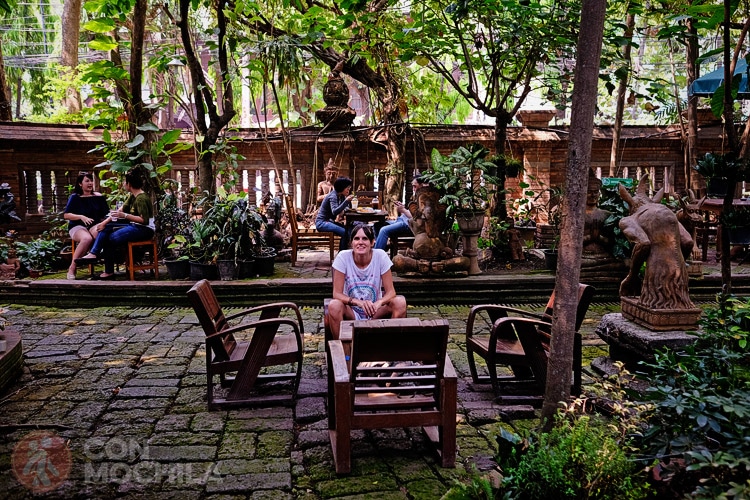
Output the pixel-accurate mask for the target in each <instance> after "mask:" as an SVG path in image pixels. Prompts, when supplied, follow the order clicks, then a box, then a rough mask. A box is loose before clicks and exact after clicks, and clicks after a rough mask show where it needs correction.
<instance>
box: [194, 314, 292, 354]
mask: <svg viewBox="0 0 750 500" xmlns="http://www.w3.org/2000/svg"><path fill="white" fill-rule="evenodd" d="M265 325H279V326H280V325H289V326H291V327H292V329H293V330H294V334H295V335H296V336H297V343H298V344H300V347H301V343H302V332H301V330H300V329H299V325H298V324H297V322H296V321H294V320H293V319H290V318H267V319H261V320H258V321H251V322H249V323H242V324H241V325H236V326H230V327H229V328H225V329H224V330H222V331H220V332H216V333H212V334H211V335H206V340H208V339H212V338H214V337H219V336H224V335H228V334H232V335H235V334H237V333H239V332H242V331H245V330H249V329H250V328H256V327H259V326H265Z"/></svg>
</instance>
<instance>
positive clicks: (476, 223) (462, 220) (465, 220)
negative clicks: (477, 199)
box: [456, 210, 484, 276]
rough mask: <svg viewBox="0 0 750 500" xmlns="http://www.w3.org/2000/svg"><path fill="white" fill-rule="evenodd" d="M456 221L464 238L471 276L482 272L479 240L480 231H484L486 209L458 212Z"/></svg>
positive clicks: (465, 254)
mask: <svg viewBox="0 0 750 500" xmlns="http://www.w3.org/2000/svg"><path fill="white" fill-rule="evenodd" d="M456 222H457V223H458V229H459V231H460V232H461V237H462V238H463V246H464V253H463V255H464V257H468V258H469V263H470V265H469V276H475V275H477V274H482V271H481V270H480V269H479V263H478V259H477V255H478V253H479V251H478V248H477V240H478V239H479V233H481V232H482V227H484V210H473V211H467V212H457V213H456Z"/></svg>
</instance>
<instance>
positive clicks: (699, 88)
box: [688, 59, 750, 99]
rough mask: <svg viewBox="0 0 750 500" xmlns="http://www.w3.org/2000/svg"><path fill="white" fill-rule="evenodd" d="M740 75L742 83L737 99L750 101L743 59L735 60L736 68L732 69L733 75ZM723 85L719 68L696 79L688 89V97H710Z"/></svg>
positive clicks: (746, 70)
mask: <svg viewBox="0 0 750 500" xmlns="http://www.w3.org/2000/svg"><path fill="white" fill-rule="evenodd" d="M740 73H741V74H742V81H741V82H740V88H739V92H738V93H737V97H738V98H740V99H750V88H748V84H747V73H748V68H747V62H746V61H745V60H744V59H739V60H737V67H735V68H734V74H735V75H738V74H740ZM722 83H724V68H723V67H722V68H719V69H717V70H714V71H712V72H710V73H709V74H707V75H703V76H702V77H700V78H698V79H696V80H695V81H694V82H693V83H692V85H690V87H689V88H688V95H697V96H699V97H711V96H712V95H714V92H716V89H718V88H719V85H721V84H722Z"/></svg>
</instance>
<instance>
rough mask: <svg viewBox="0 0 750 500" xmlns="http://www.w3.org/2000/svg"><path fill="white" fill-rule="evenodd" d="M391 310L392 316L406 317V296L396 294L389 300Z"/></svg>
mask: <svg viewBox="0 0 750 500" xmlns="http://www.w3.org/2000/svg"><path fill="white" fill-rule="evenodd" d="M391 312H392V314H393V317H394V318H405V317H406V297H404V296H403V295H396V296H395V297H394V298H393V300H392V301H391Z"/></svg>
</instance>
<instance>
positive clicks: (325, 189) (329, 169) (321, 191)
mask: <svg viewBox="0 0 750 500" xmlns="http://www.w3.org/2000/svg"><path fill="white" fill-rule="evenodd" d="M323 175H324V176H325V178H324V179H323V180H322V181H320V182H319V183H318V189H317V191H316V194H317V196H316V198H315V202H316V204H317V205H320V204H321V203H322V202H323V200H324V199H325V197H326V195H327V194H328V193H330V192H331V191H332V190H333V180H334V179H335V178H336V176H337V175H338V172H337V169H336V164H335V163H334V162H333V158H329V159H328V163H326V166H325V167H324V168H323Z"/></svg>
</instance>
